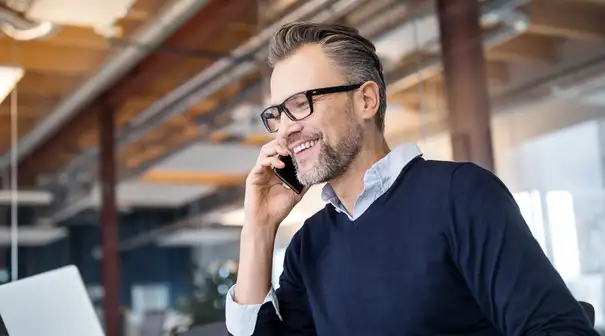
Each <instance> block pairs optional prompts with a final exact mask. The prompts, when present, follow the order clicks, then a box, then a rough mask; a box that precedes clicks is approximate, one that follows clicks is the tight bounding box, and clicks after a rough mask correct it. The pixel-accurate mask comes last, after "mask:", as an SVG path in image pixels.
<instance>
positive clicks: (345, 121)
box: [271, 45, 364, 186]
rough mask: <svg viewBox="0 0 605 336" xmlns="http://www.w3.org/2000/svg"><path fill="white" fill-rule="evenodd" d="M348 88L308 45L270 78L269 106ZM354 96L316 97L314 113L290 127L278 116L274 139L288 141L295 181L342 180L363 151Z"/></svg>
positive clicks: (337, 72) (319, 51) (317, 50)
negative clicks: (294, 97) (299, 95)
mask: <svg viewBox="0 0 605 336" xmlns="http://www.w3.org/2000/svg"><path fill="white" fill-rule="evenodd" d="M346 84H355V83H347V82H346V81H345V79H344V77H343V74H342V73H341V71H340V70H339V69H338V68H337V67H336V66H334V64H333V63H332V62H331V61H330V59H329V58H328V57H327V56H326V55H325V54H324V52H323V51H322V49H321V47H320V46H319V45H307V46H304V47H302V48H300V49H299V50H297V51H296V53H294V54H293V55H292V56H290V57H288V58H287V59H285V60H283V61H281V62H279V63H278V64H277V65H276V67H275V69H274V71H273V74H272V76H271V99H272V103H274V104H279V103H281V102H283V101H284V100H285V99H287V98H288V97H290V96H292V95H293V94H296V93H298V92H302V91H306V90H312V89H319V88H324V87H331V86H340V85H346ZM355 94H357V93H356V92H355V91H353V92H346V93H334V94H327V95H319V96H314V97H313V98H312V99H313V100H312V102H313V113H312V114H311V115H310V116H309V117H307V118H305V119H303V120H300V121H296V122H293V121H292V120H290V119H289V118H288V117H287V116H286V115H285V114H282V116H281V120H280V124H279V131H278V137H281V138H283V139H285V140H286V143H287V144H288V149H289V151H290V153H291V155H292V156H293V158H294V160H293V161H294V163H295V165H296V171H297V177H298V179H299V181H300V182H301V183H302V184H304V185H307V186H311V185H314V184H317V183H322V182H327V181H329V180H332V179H334V178H337V177H338V176H340V175H342V174H343V173H344V172H345V171H346V170H347V168H348V167H349V166H350V164H351V163H352V162H353V160H354V159H355V158H356V157H357V154H358V153H359V151H360V150H361V147H362V142H363V139H364V134H363V131H364V129H363V127H362V122H363V119H362V118H361V117H360V112H359V111H360V107H359V106H358V105H359V99H355Z"/></svg>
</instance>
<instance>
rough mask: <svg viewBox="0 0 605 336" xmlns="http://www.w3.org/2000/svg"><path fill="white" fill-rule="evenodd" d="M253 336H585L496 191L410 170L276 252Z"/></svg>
mask: <svg viewBox="0 0 605 336" xmlns="http://www.w3.org/2000/svg"><path fill="white" fill-rule="evenodd" d="M277 295H278V299H279V311H280V313H281V316H282V320H280V319H279V318H278V317H277V315H276V314H275V311H274V308H273V306H272V305H271V304H270V303H267V304H264V305H263V306H262V308H261V310H260V312H259V315H258V319H257V324H256V328H255V332H254V335H283V336H286V335H288V336H289V335H322V336H357V335H359V336H382V335H384V336H387V335H388V336H391V335H597V333H596V332H595V331H594V330H593V329H592V328H591V327H590V325H589V322H588V320H587V318H586V316H585V315H584V313H583V311H582V308H581V307H580V305H579V304H578V303H577V302H576V301H575V300H574V298H573V297H572V295H571V293H570V292H569V291H568V289H567V287H566V286H565V283H564V282H563V281H562V279H561V278H560V276H559V275H558V273H557V272H556V270H555V269H554V268H553V267H552V265H551V263H550V262H549V260H548V259H547V258H546V256H545V255H544V253H543V252H542V250H541V248H540V246H539V245H538V243H537V242H536V241H535V239H534V238H533V236H532V234H531V232H530V230H529V228H528V227H527V225H526V223H525V222H524V220H523V218H522V217H521V214H520V212H519V209H518V207H517V205H516V203H515V201H514V199H513V197H512V196H511V194H510V193H509V192H508V190H507V189H506V187H505V186H504V185H503V184H502V183H501V182H500V180H498V179H497V178H496V177H495V176H494V175H493V174H491V173H490V172H488V171H486V170H484V169H481V168H479V167H478V166H476V165H474V164H461V163H452V162H437V161H425V160H423V159H420V158H418V159H415V160H414V161H412V162H411V163H410V164H408V165H407V167H406V168H404V170H403V172H402V173H401V174H400V175H399V177H398V178H397V181H396V182H395V184H394V185H393V186H392V187H391V188H390V189H389V190H388V191H387V193H385V194H384V195H382V196H381V197H380V198H379V199H378V200H376V201H375V203H374V204H373V205H372V206H371V207H370V208H369V209H368V210H367V211H366V212H365V213H364V214H363V215H362V216H361V217H360V218H359V219H358V220H356V221H354V222H351V221H350V220H349V219H348V218H347V217H346V216H345V215H344V214H339V213H337V212H336V211H335V210H334V208H333V207H332V206H331V205H328V206H326V208H325V209H323V210H321V211H319V212H318V213H317V214H315V215H314V216H313V217H311V218H310V219H308V220H307V221H306V223H305V225H304V226H303V227H302V228H301V229H300V230H299V231H298V232H297V233H296V235H295V236H294V237H293V239H292V241H291V243H290V246H289V247H288V249H287V252H286V258H285V263H284V272H283V274H282V276H281V279H280V288H279V289H278V290H277Z"/></svg>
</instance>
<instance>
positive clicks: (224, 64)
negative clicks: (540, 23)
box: [64, 0, 529, 176]
mask: <svg viewBox="0 0 605 336" xmlns="http://www.w3.org/2000/svg"><path fill="white" fill-rule="evenodd" d="M528 1H529V0H493V1H489V2H487V3H485V4H484V5H482V7H481V21H482V22H483V23H486V24H487V23H497V22H500V21H506V20H508V21H510V15H507V14H508V13H510V12H511V11H513V10H515V9H516V8H518V6H521V5H523V4H525V3H526V2H528ZM359 2H360V1H359V0H340V1H337V2H336V3H334V4H332V6H331V10H324V11H323V13H322V16H324V19H327V18H326V17H325V15H326V14H325V13H330V12H331V13H339V14H340V15H342V11H344V10H351V9H353V8H355V6H356V5H358V4H359ZM326 4H327V5H330V3H329V2H328V1H326V0H316V1H308V2H307V3H305V4H304V5H302V6H301V7H300V8H298V9H297V10H295V11H293V12H291V13H290V14H288V15H287V16H285V17H284V18H282V20H280V21H278V22H276V23H275V24H273V25H271V26H270V27H268V28H266V29H265V30H263V31H262V32H261V33H260V34H259V35H256V36H255V37H253V38H251V39H250V40H249V41H248V42H247V43H245V44H244V45H242V46H241V47H239V48H237V49H236V50H235V51H233V52H232V53H231V55H230V56H229V57H226V58H223V59H221V60H219V61H217V62H216V63H214V64H213V65H212V66H210V67H209V68H207V69H206V70H204V71H202V72H201V73H200V74H198V75H197V76H195V77H194V78H192V79H191V80H189V81H187V82H186V83H184V84H182V85H181V86H179V87H178V88H177V89H176V90H174V91H172V92H170V93H169V94H167V95H165V96H164V97H163V98H162V99H160V100H158V101H157V102H156V103H154V104H153V105H151V106H150V107H149V108H148V109H147V110H146V111H144V112H143V113H142V114H140V116H139V117H138V118H137V119H135V120H134V121H133V124H131V125H129V126H130V127H125V128H124V129H122V130H121V131H120V136H119V147H120V148H123V147H125V146H126V145H128V144H129V143H131V142H133V141H136V140H137V139H138V138H140V137H142V136H144V135H145V134H146V133H147V132H148V131H150V130H151V129H153V128H154V127H157V126H160V125H161V124H162V123H163V122H164V121H166V120H167V119H168V118H170V117H171V116H173V115H176V114H178V113H182V112H184V111H185V110H187V108H189V107H190V106H191V105H193V104H195V103H197V102H199V101H201V100H203V99H205V98H206V97H208V96H210V95H211V94H212V93H214V92H216V91H217V90H219V89H220V88H221V87H224V86H225V85H227V84H229V83H232V82H234V81H236V80H237V79H239V78H241V77H242V76H244V75H246V74H248V73H251V72H252V71H254V70H255V69H256V68H257V63H256V62H255V60H259V59H264V58H265V57H266V56H265V54H264V53H265V52H266V44H267V43H268V39H269V38H270V37H271V35H272V34H273V32H274V31H275V30H276V29H278V27H279V26H281V25H282V24H283V23H285V22H291V21H296V20H303V19H310V18H313V19H315V18H314V17H312V15H314V14H316V13H317V12H318V11H321V9H325V8H326ZM399 5H401V4H399ZM404 5H405V3H404ZM431 16H433V17H435V12H434V10H433V9H432V8H430V9H429V10H425V11H423V12H422V13H420V14H418V15H417V16H416V17H414V19H413V20H414V21H416V20H419V19H420V20H422V19H425V18H427V17H428V18H430V17H431ZM413 24H414V22H412V21H411V20H406V22H405V23H403V24H402V25H399V26H397V27H396V28H394V29H392V30H390V32H389V33H392V32H393V31H401V30H402V29H406V27H411V25H413ZM436 24H437V22H436V21H435V23H434V25H436ZM365 26H367V27H365ZM371 27H372V22H371V20H368V21H366V22H365V23H364V27H360V30H361V31H364V30H371V29H370V28H371ZM366 28H367V29H366ZM436 31H437V30H436ZM507 31H508V30H507ZM389 33H386V34H389ZM496 40H498V42H502V36H495V37H492V38H490V41H496ZM435 41H437V44H438V36H436V37H433V39H432V40H431V39H429V40H428V42H426V43H424V44H423V47H427V48H429V47H430V46H431V44H432V43H433V42H435ZM255 54H256V55H255ZM402 56H403V55H402ZM424 67H425V68H426V71H430V70H431V69H435V70H436V71H439V70H440V68H439V67H440V61H439V59H436V60H435V61H434V62H431V63H427V64H425V65H424ZM387 70H388V69H387ZM404 70H405V71H409V72H417V71H418V70H419V69H418V68H414V69H409V70H406V69H404ZM420 70H421V71H425V70H422V69H420ZM398 75H399V77H398V78H401V77H402V76H403V77H408V78H407V79H406V80H410V79H412V77H410V76H409V74H408V73H407V72H403V74H402V73H401V70H400V71H399V72H398ZM97 152H98V148H93V149H90V150H88V151H86V152H84V153H83V154H81V155H79V156H78V157H76V158H75V159H74V160H72V162H70V163H69V164H68V166H67V167H66V168H65V169H64V172H65V173H66V174H67V175H70V176H71V175H73V174H76V173H77V172H79V171H81V169H80V168H82V166H83V165H86V163H87V162H92V161H93V160H92V159H93V158H94V157H95V155H97Z"/></svg>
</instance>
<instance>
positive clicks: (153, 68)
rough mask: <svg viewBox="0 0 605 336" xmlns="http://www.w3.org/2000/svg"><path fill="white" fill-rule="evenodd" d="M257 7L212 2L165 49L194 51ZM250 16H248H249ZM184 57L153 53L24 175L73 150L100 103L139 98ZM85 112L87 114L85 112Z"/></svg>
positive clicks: (33, 159)
mask: <svg viewBox="0 0 605 336" xmlns="http://www.w3.org/2000/svg"><path fill="white" fill-rule="evenodd" d="M255 5H256V1H254V0H211V1H209V3H208V4H207V5H205V6H204V7H202V9H201V10H200V11H199V12H198V13H197V14H195V15H193V17H192V18H191V19H190V20H189V21H188V22H187V23H185V24H184V25H183V26H182V27H181V28H180V29H179V30H178V31H177V32H176V33H175V34H173V35H172V36H171V37H170V38H168V40H167V41H166V42H165V43H164V46H171V47H179V48H195V47H199V46H200V45H205V44H209V43H210V42H211V41H213V40H214V38H215V37H216V36H217V35H218V34H219V32H220V31H222V30H223V29H224V27H225V22H230V21H237V20H238V19H239V18H241V17H243V16H245V15H246V14H247V13H248V12H250V10H252V9H253V8H254V7H255ZM248 14H249V13H248ZM182 60H183V57H182V56H180V55H175V54H168V53H154V54H151V55H149V56H148V57H147V58H145V59H144V60H143V61H142V62H140V63H139V64H138V65H137V66H136V67H135V68H134V69H133V70H132V71H130V72H129V74H127V75H126V76H125V77H124V78H123V79H122V80H121V81H119V82H118V83H117V84H116V85H114V87H113V88H112V89H110V90H109V91H108V92H107V93H106V94H105V95H103V96H102V97H100V98H99V99H98V100H97V101H96V102H93V104H91V105H90V106H89V107H86V108H83V109H82V111H81V112H80V113H78V114H77V115H76V116H75V117H74V118H73V119H72V120H70V121H69V122H68V123H67V124H66V125H65V126H64V127H63V129H62V130H60V131H59V132H58V133H57V134H55V135H54V136H53V137H51V138H50V139H49V140H48V141H46V142H45V143H43V144H42V145H41V146H39V147H38V148H37V149H35V150H34V151H33V152H32V153H31V155H29V156H28V157H27V158H25V160H23V162H22V164H21V169H22V172H23V173H22V175H25V174H28V175H30V176H32V175H34V174H36V172H37V171H39V169H40V168H39V167H40V162H44V158H46V157H52V156H53V153H55V152H57V151H61V149H62V148H68V147H70V144H73V139H74V138H75V137H76V136H77V134H78V133H81V132H83V131H84V130H88V129H90V128H91V125H92V126H94V125H95V123H96V119H97V116H96V114H97V113H98V112H97V111H98V110H99V106H100V104H107V103H110V104H115V105H118V106H119V105H121V104H122V103H123V102H126V101H127V100H128V99H130V98H131V97H132V96H134V95H137V94H138V93H140V92H141V91H143V90H144V89H145V87H147V86H148V85H149V83H152V82H153V81H154V80H155V79H156V78H161V77H165V76H166V74H167V73H169V72H170V71H171V70H172V69H174V68H175V67H176V66H179V65H180V64H181V63H182ZM83 111H85V112H86V113H82V112H83Z"/></svg>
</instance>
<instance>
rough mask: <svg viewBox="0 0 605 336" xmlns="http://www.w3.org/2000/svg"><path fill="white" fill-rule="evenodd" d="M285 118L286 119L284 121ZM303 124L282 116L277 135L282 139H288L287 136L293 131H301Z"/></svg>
mask: <svg viewBox="0 0 605 336" xmlns="http://www.w3.org/2000/svg"><path fill="white" fill-rule="evenodd" d="M284 119H287V121H284ZM302 129H303V126H302V125H301V124H300V123H298V122H295V121H292V120H290V118H288V117H287V116H285V115H284V116H282V118H281V120H280V121H279V130H278V131H277V136H278V137H280V138H282V139H288V137H289V136H290V135H291V134H293V133H298V132H300V131H302Z"/></svg>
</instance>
